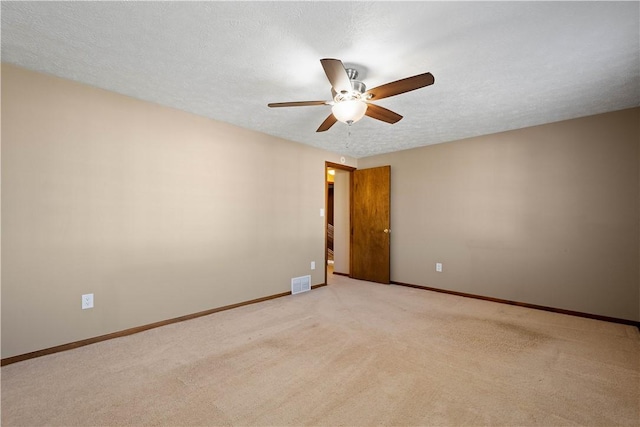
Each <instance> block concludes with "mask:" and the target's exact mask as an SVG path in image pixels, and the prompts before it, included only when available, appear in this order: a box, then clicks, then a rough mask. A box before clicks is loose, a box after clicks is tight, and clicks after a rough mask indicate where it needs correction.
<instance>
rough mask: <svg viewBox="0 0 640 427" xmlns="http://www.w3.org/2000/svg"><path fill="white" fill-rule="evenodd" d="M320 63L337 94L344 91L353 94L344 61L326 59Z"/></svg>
mask: <svg viewBox="0 0 640 427" xmlns="http://www.w3.org/2000/svg"><path fill="white" fill-rule="evenodd" d="M320 63H321V64H322V68H324V73H325V74H326V75H327V78H328V79H329V82H330V83H331V86H332V87H333V90H335V91H336V93H340V92H343V91H346V92H351V91H352V90H353V89H352V88H351V80H349V76H348V75H347V70H345V69H344V65H342V61H340V60H339V59H330V58H325V59H321V60H320Z"/></svg>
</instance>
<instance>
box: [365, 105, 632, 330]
mask: <svg viewBox="0 0 640 427" xmlns="http://www.w3.org/2000/svg"><path fill="white" fill-rule="evenodd" d="M639 123H640V109H638V108H636V109H630V110H623V111H619V112H614V113H609V114H602V115H597V116H592V117H585V118H580V119H576V120H569V121H564V122H559V123H553V124H548V125H543V126H536V127H532V128H527V129H521V130H515V131H510V132H504V133H500V134H495V135H489V136H483V137H478V138H471V139H467V140H462V141H457V142H452V143H447V144H439V145H432V146H427V147H422V148H418V149H413V150H407V151H402V152H397V153H393V154H388V155H380V156H375V157H370V158H366V159H359V160H358V168H366V167H374V166H379V165H385V164H389V165H391V174H392V177H391V186H392V188H391V205H392V208H391V220H392V225H391V229H392V230H393V235H392V243H391V257H392V258H391V276H392V280H394V281H398V282H405V283H411V284H417V285H424V286H431V287H435V288H442V289H447V290H454V291H459V292H467V293H472V294H477V295H483V296H489V297H495V298H502V299H507V300H513V301H521V302H527V303H531V304H539V305H544V306H550V307H556V308H562V309H567V310H575V311H581V312H586V313H592V314H598V315H604V316H612V317H618V318H623V319H630V320H640V308H639V307H640V305H639V301H640V291H639V288H640V275H639V271H640V266H639V263H640V252H639V251H640V239H639V232H640V230H639V228H640V214H639V203H640V197H639V195H640V183H639V178H638V177H639V173H640V171H639V169H640V162H639V151H640V148H639V145H640V129H639ZM436 262H442V263H443V267H444V268H443V270H444V271H443V272H442V273H436V271H435V268H434V266H435V263H436Z"/></svg>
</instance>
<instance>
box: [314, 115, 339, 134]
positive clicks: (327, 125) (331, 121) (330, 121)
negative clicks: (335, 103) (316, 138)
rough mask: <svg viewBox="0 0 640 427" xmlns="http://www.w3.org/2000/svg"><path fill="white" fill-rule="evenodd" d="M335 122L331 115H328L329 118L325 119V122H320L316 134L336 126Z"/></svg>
mask: <svg viewBox="0 0 640 427" xmlns="http://www.w3.org/2000/svg"><path fill="white" fill-rule="evenodd" d="M337 121H338V119H336V118H335V116H334V115H333V114H329V117H327V118H326V119H325V121H324V122H322V124H321V125H320V127H319V128H318V130H317V131H316V132H324V131H325V130H329V128H330V127H331V126H333V125H334V124H336V122H337Z"/></svg>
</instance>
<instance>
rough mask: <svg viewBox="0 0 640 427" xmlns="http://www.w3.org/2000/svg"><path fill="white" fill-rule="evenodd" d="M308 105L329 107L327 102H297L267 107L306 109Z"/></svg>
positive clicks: (275, 103) (274, 104) (277, 103)
mask: <svg viewBox="0 0 640 427" xmlns="http://www.w3.org/2000/svg"><path fill="white" fill-rule="evenodd" d="M308 105H327V101H297V102H272V103H271V104H267V106H269V107H271V108H273V107H306V106H308Z"/></svg>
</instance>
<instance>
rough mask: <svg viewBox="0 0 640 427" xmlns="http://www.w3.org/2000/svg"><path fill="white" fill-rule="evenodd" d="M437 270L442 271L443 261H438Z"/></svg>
mask: <svg viewBox="0 0 640 427" xmlns="http://www.w3.org/2000/svg"><path fill="white" fill-rule="evenodd" d="M436 271H437V272H438V273H442V263H441V262H436Z"/></svg>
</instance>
